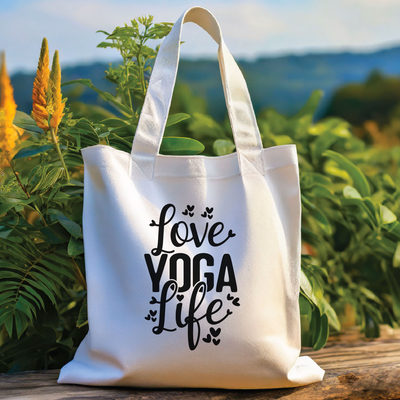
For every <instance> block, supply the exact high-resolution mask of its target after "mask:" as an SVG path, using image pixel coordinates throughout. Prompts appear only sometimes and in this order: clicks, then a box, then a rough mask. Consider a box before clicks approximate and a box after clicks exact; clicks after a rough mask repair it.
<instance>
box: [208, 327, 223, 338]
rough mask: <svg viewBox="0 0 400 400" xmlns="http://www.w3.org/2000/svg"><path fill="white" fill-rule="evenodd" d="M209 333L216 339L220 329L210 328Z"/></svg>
mask: <svg viewBox="0 0 400 400" xmlns="http://www.w3.org/2000/svg"><path fill="white" fill-rule="evenodd" d="M210 333H211V335H213V336H214V337H217V336H219V334H220V333H221V328H218V329H214V328H210Z"/></svg>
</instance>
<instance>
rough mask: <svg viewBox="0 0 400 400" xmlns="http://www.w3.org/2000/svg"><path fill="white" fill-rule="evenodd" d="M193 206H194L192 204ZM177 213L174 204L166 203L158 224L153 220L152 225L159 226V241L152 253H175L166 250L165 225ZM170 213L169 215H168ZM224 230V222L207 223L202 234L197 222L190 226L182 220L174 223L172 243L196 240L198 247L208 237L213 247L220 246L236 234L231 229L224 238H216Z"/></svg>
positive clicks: (179, 245) (178, 245)
mask: <svg viewBox="0 0 400 400" xmlns="http://www.w3.org/2000/svg"><path fill="white" fill-rule="evenodd" d="M192 207H193V206H192ZM175 213H176V208H175V206H174V205H173V204H167V205H165V206H164V207H163V208H162V210H161V213H160V220H159V223H158V224H157V223H156V222H155V221H152V222H151V224H150V226H158V242H157V247H155V248H154V249H153V250H151V254H152V255H153V256H159V255H160V254H161V253H174V252H175V250H166V249H164V248H163V247H164V234H165V226H166V225H168V224H169V223H170V222H171V221H172V219H173V218H174V216H175ZM168 214H169V216H168ZM223 231H224V224H223V223H222V222H216V223H214V224H213V225H211V227H209V223H208V222H207V223H206V224H205V228H204V231H203V234H202V235H201V236H200V235H199V232H198V230H197V227H196V224H195V223H193V222H192V223H190V224H189V226H188V225H187V223H186V222H185V221H180V222H177V223H175V224H173V226H172V228H171V235H170V236H171V237H170V239H171V243H172V244H173V245H174V246H175V247H181V246H183V245H184V244H185V243H189V242H191V241H193V242H194V245H195V246H196V247H200V246H201V245H202V244H203V243H204V242H205V240H206V238H207V239H208V243H209V244H210V245H211V246H212V247H218V246H221V245H223V244H224V243H226V242H227V241H228V240H229V239H230V238H233V237H235V236H236V234H235V233H233V232H232V230H229V232H228V234H227V235H226V237H225V238H224V239H220V240H219V241H218V240H217V239H216V238H217V236H220V235H221V234H222V233H223Z"/></svg>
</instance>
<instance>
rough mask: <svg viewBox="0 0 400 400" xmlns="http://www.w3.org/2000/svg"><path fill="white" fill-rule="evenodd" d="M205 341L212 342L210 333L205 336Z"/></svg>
mask: <svg viewBox="0 0 400 400" xmlns="http://www.w3.org/2000/svg"><path fill="white" fill-rule="evenodd" d="M203 341H204V342H206V343H210V342H211V335H210V334H208V335H207V336H206V337H205V338H203Z"/></svg>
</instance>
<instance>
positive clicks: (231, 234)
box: [228, 229, 236, 237]
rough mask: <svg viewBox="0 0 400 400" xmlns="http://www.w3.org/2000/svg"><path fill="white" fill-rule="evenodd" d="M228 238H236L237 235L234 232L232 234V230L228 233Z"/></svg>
mask: <svg viewBox="0 0 400 400" xmlns="http://www.w3.org/2000/svg"><path fill="white" fill-rule="evenodd" d="M228 236H229V237H235V236H236V233H233V232H232V229H230V230H229V232H228Z"/></svg>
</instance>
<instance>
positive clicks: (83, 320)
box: [76, 296, 88, 328]
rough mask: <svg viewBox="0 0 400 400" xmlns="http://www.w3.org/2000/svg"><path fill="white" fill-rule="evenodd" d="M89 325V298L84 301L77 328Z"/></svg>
mask: <svg viewBox="0 0 400 400" xmlns="http://www.w3.org/2000/svg"><path fill="white" fill-rule="evenodd" d="M87 323H88V314H87V296H85V298H84V299H83V303H82V305H81V308H80V310H79V315H78V320H77V321H76V326H77V328H82V326H85V325H86V324H87Z"/></svg>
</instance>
